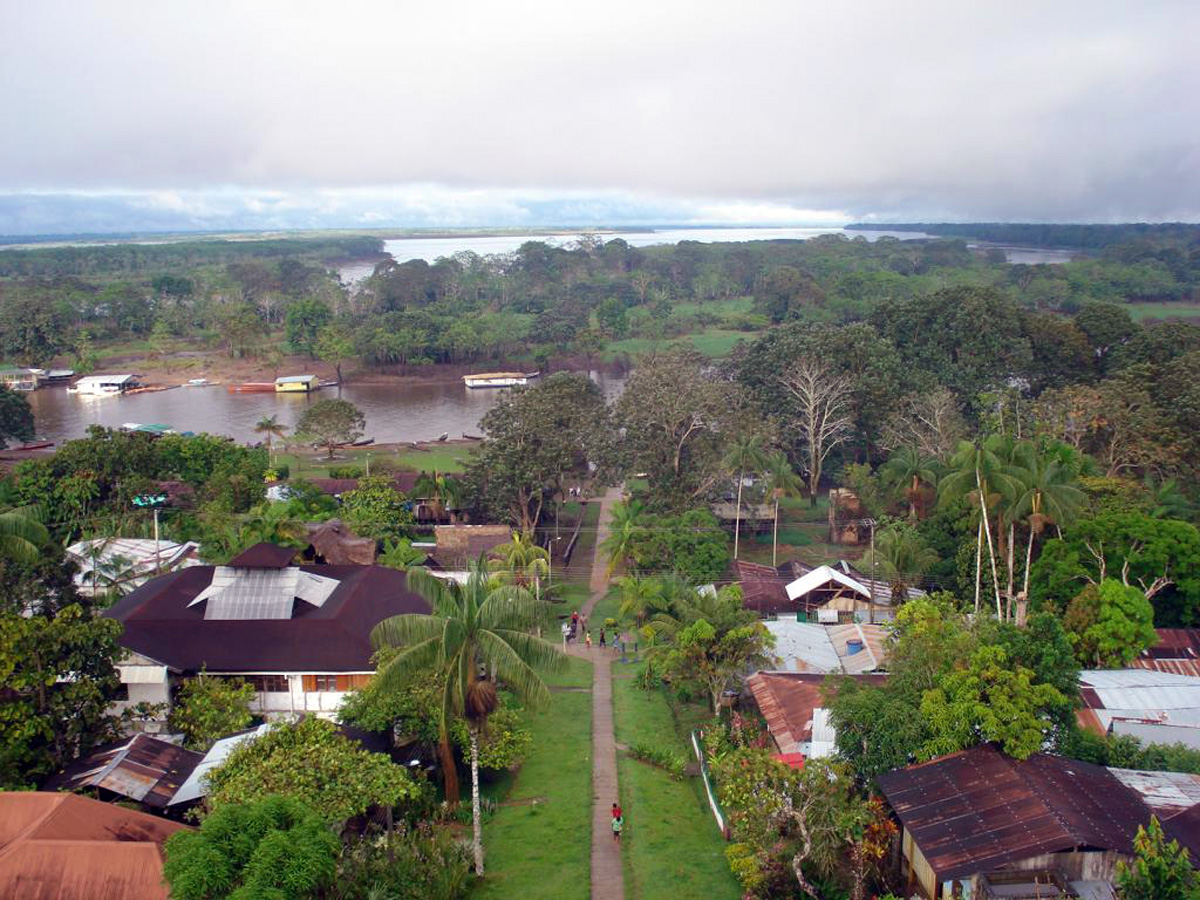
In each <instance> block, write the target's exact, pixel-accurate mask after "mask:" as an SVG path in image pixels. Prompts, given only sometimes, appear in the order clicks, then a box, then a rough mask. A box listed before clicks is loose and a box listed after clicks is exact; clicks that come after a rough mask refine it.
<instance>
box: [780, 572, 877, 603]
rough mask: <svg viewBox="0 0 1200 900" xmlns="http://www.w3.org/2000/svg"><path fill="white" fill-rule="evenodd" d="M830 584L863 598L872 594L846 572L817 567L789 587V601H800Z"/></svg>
mask: <svg viewBox="0 0 1200 900" xmlns="http://www.w3.org/2000/svg"><path fill="white" fill-rule="evenodd" d="M830 584H837V585H840V586H841V587H844V588H846V589H847V590H851V591H854V592H855V593H856V594H859V595H861V596H863V597H868V598H869V597H870V596H871V592H870V591H869V590H868V589H867V587H866V586H865V585H863V584H861V583H860V582H858V581H856V580H855V579H853V578H851V577H850V576H849V575H847V574H845V573H844V572H839V571H838V570H837V569H831V568H830V567H829V566H817V568H815V569H813V570H812V571H811V572H807V573H805V574H804V575H801V576H800V577H799V578H797V579H796V580H795V581H792V582H790V583H789V584H788V585H787V588H786V590H787V595H788V599H789V600H799V599H800V598H801V597H803V596H805V595H806V594H810V593H812V592H813V591H815V590H816V589H817V588H821V587H826V586H827V585H830Z"/></svg>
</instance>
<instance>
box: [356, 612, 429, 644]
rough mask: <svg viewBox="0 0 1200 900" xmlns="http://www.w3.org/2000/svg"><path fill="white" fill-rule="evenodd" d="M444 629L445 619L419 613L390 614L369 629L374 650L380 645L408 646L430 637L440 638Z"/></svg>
mask: <svg viewBox="0 0 1200 900" xmlns="http://www.w3.org/2000/svg"><path fill="white" fill-rule="evenodd" d="M444 629H445V620H444V619H442V618H440V617H438V616H426V615H422V614H420V613H406V614H404V615H401V616H392V617H391V618H387V619H384V620H383V621H382V622H380V623H379V624H378V625H376V626H375V627H374V628H372V629H371V646H372V647H374V648H375V649H376V650H378V649H380V648H381V647H408V646H411V645H413V644H417V643H420V642H421V641H427V640H429V639H430V638H434V637H436V638H441V637H442V636H443V631H444Z"/></svg>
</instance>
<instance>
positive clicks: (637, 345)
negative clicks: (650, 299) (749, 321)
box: [601, 328, 758, 360]
mask: <svg viewBox="0 0 1200 900" xmlns="http://www.w3.org/2000/svg"><path fill="white" fill-rule="evenodd" d="M757 336H758V333H757V332H753V331H732V330H729V329H723V328H706V329H705V330H704V331H698V332H696V333H695V334H685V335H682V336H681V337H677V338H672V339H670V340H657V339H655V338H644V337H635V338H625V339H624V340H622V341H613V342H612V343H610V344H609V345H608V346H607V347H606V348H605V350H604V352H603V353H602V354H601V358H602V359H605V360H612V359H614V358H615V357H617V356H619V355H621V354H628V355H629V356H635V357H636V356H643V355H645V354H647V353H651V352H654V351H656V350H657V351H662V350H666V349H667V348H668V347H669V346H672V345H676V344H684V345H688V344H690V345H691V346H692V347H693V348H694V349H696V350H699V351H700V352H701V353H703V354H704V355H705V356H711V357H714V358H716V357H721V356H728V355H729V354H730V352H731V351H732V350H733V348H734V346H736V344H737V343H738V341H752V340H754V338H755V337H757Z"/></svg>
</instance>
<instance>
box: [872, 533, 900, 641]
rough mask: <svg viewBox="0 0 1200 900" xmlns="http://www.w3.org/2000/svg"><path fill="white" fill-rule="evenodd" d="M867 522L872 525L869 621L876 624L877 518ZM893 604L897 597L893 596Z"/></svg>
mask: <svg viewBox="0 0 1200 900" xmlns="http://www.w3.org/2000/svg"><path fill="white" fill-rule="evenodd" d="M867 524H868V525H870V526H871V585H870V587H869V588H868V593H869V594H870V602H871V608H870V609H869V610H867V622H868V624H870V625H874V624H875V520H874V519H867ZM892 605H893V606H894V605H895V598H893V604H892Z"/></svg>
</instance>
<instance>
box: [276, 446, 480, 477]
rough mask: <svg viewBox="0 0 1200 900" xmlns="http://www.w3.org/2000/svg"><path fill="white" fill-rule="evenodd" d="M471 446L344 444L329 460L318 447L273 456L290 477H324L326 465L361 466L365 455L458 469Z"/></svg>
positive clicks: (424, 467)
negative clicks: (335, 456)
mask: <svg viewBox="0 0 1200 900" xmlns="http://www.w3.org/2000/svg"><path fill="white" fill-rule="evenodd" d="M474 446H475V445H474V444H473V443H458V444H430V445H428V447H429V449H428V450H414V449H412V448H411V447H403V446H402V447H399V448H396V449H390V448H387V447H347V448H346V449H344V450H339V451H338V452H337V458H336V459H334V460H332V461H330V460H327V459H324V454H323V453H321V451H319V450H312V451H305V452H303V453H278V454H276V460H277V462H279V463H280V464H284V465H287V466H288V467H289V468H290V471H291V477H293V478H296V477H299V478H327V477H328V476H329V468H330V466H335V467H336V466H359V467H360V468H364V469H365V467H366V464H367V460H368V458H369V459H370V461H371V466H372V467H375V466H377V465H378V464H379V463H380V462H386V463H390V464H393V465H398V466H400V467H402V468H405V469H412V470H414V471H418V472H420V471H424V472H431V471H434V470H436V471H438V472H461V471H463V468H464V465H465V463H466V460H467V458H468V457H469V456H470V454H471V451H472V449H473V448H474Z"/></svg>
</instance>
